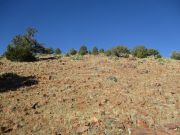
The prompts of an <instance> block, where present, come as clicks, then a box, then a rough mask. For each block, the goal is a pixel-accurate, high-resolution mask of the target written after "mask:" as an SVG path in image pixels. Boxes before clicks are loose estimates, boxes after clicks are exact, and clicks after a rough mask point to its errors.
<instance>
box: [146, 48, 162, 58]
mask: <svg viewBox="0 0 180 135" xmlns="http://www.w3.org/2000/svg"><path fill="white" fill-rule="evenodd" d="M147 56H153V57H155V58H161V55H160V53H159V51H158V50H156V49H148V50H147Z"/></svg>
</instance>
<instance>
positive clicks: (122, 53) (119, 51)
mask: <svg viewBox="0 0 180 135" xmlns="http://www.w3.org/2000/svg"><path fill="white" fill-rule="evenodd" d="M129 54H130V51H129V49H128V48H127V47H126V46H116V47H114V48H112V55H114V56H117V57H125V58H127V57H129Z"/></svg>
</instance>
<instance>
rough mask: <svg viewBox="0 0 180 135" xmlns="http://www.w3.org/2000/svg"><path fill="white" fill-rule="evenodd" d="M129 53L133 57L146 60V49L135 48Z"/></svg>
mask: <svg viewBox="0 0 180 135" xmlns="http://www.w3.org/2000/svg"><path fill="white" fill-rule="evenodd" d="M131 53H132V55H133V56H135V57H138V58H146V57H147V56H148V49H147V48H146V47H145V46H136V47H135V48H134V49H133V50H132V52H131Z"/></svg>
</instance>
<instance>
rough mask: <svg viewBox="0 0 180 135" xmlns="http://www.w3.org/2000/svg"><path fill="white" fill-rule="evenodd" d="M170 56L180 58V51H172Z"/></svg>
mask: <svg viewBox="0 0 180 135" xmlns="http://www.w3.org/2000/svg"><path fill="white" fill-rule="evenodd" d="M171 58H172V59H175V60H180V51H173V52H172V54H171Z"/></svg>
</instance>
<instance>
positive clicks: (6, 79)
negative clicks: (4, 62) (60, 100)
mask: <svg viewBox="0 0 180 135" xmlns="http://www.w3.org/2000/svg"><path fill="white" fill-rule="evenodd" d="M36 84H38V81H37V80H36V79H35V77H34V76H27V77H26V76H19V75H17V74H15V73H4V74H1V75H0V93H2V92H8V91H15V90H17V89H18V88H20V87H25V86H32V85H36Z"/></svg>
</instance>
